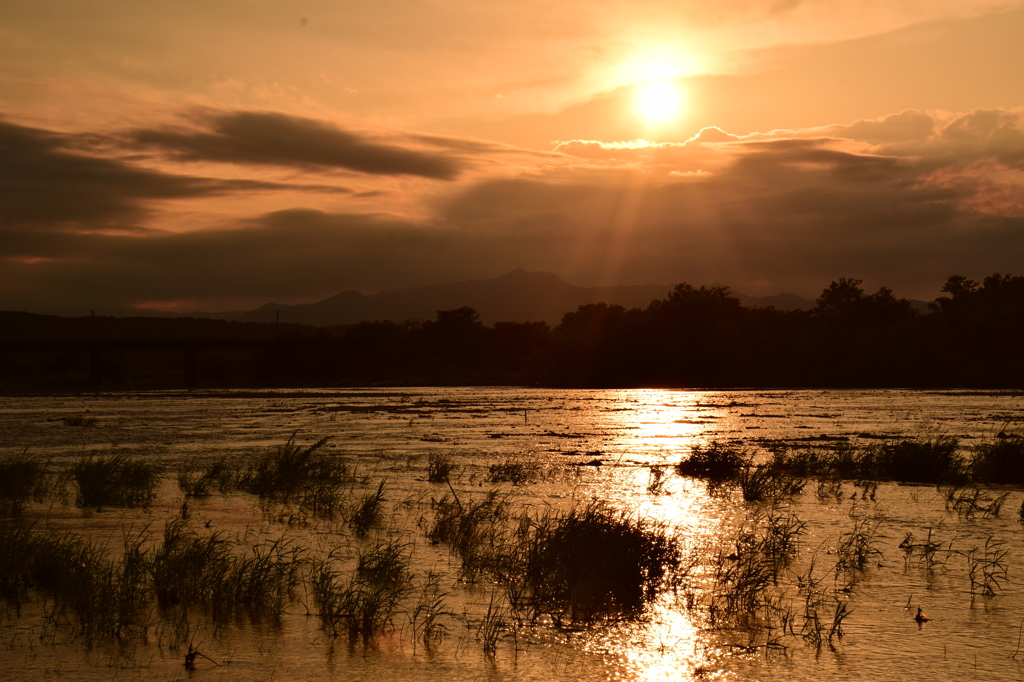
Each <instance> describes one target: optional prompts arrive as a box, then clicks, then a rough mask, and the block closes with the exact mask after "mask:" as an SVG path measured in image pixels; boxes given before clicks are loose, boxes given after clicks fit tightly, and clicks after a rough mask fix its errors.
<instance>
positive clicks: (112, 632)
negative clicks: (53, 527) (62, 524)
mask: <svg viewBox="0 0 1024 682" xmlns="http://www.w3.org/2000/svg"><path fill="white" fill-rule="evenodd" d="M0 545H2V546H3V548H4V551H3V552H0V598H2V599H3V601H4V603H5V604H6V605H7V606H8V607H9V608H13V609H14V610H15V612H16V613H18V614H20V611H21V607H22V605H23V604H24V603H25V602H27V601H28V600H29V599H31V598H32V597H33V596H34V595H38V596H41V597H43V598H44V599H46V600H47V601H48V605H47V607H46V608H45V610H44V611H45V615H44V618H45V620H46V622H47V623H48V625H49V626H51V627H52V628H60V629H63V630H65V631H68V632H70V633H71V634H72V635H73V636H81V637H84V638H85V639H87V640H88V641H95V640H98V639H102V638H105V637H118V638H120V637H122V636H128V635H131V634H133V633H135V632H142V631H144V630H145V629H146V627H147V626H148V622H149V620H148V614H149V609H148V602H149V599H150V594H151V593H150V591H149V587H150V584H149V581H148V576H149V567H150V565H151V564H150V562H151V556H150V553H149V552H148V551H147V550H146V549H145V534H144V533H131V532H125V534H124V551H123V552H122V553H121V556H120V558H118V559H112V558H111V557H110V553H109V552H108V551H107V550H106V549H105V548H104V547H102V546H100V545H99V544H97V543H95V542H92V541H90V540H88V539H86V538H83V537H81V536H79V535H76V534H74V533H68V532H65V533H56V532H36V531H34V530H32V529H31V528H29V527H27V526H22V525H17V524H5V525H4V526H2V527H0Z"/></svg>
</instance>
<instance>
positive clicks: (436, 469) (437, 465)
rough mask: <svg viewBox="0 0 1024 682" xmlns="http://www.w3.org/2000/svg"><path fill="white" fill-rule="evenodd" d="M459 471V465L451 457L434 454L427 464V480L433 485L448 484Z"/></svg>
mask: <svg viewBox="0 0 1024 682" xmlns="http://www.w3.org/2000/svg"><path fill="white" fill-rule="evenodd" d="M457 469H458V465H457V464H456V463H455V460H453V459H452V458H451V457H450V456H448V455H442V454H440V453H437V452H433V453H431V454H430V459H429V460H428V462H427V480H428V481H430V482H431V483H447V482H448V481H449V480H450V479H451V476H452V474H454V473H455V471H456V470H457Z"/></svg>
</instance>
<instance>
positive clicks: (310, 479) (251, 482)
mask: <svg viewBox="0 0 1024 682" xmlns="http://www.w3.org/2000/svg"><path fill="white" fill-rule="evenodd" d="M297 433H298V432H295V433H292V435H291V436H290V437H289V438H288V440H287V441H286V442H285V443H284V445H280V446H278V447H277V448H275V449H273V450H271V451H270V452H268V453H266V454H265V455H263V456H262V457H259V458H258V459H256V460H255V461H254V462H252V463H250V464H249V465H248V466H247V467H246V468H245V470H244V471H243V472H242V473H241V475H240V477H239V482H238V487H239V488H241V489H242V490H244V491H246V492H249V493H252V494H254V495H258V496H259V497H260V498H261V499H265V500H270V501H273V502H291V501H293V500H295V499H297V498H298V497H300V496H301V494H302V493H303V492H305V491H307V490H308V489H309V488H310V487H312V486H316V485H317V484H327V485H340V484H342V483H346V482H349V481H351V480H352V475H351V473H350V472H349V470H348V468H347V467H346V466H345V465H344V463H342V462H340V461H338V460H337V459H335V458H333V457H328V456H326V455H324V454H322V453H321V452H320V450H321V449H322V448H323V447H324V446H325V445H327V441H329V440H330V437H324V438H321V439H320V440H318V441H315V442H314V443H312V444H311V445H308V446H306V447H302V446H301V445H299V444H298V443H296V442H295V436H296V435H297Z"/></svg>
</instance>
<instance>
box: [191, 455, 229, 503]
mask: <svg viewBox="0 0 1024 682" xmlns="http://www.w3.org/2000/svg"><path fill="white" fill-rule="evenodd" d="M177 481H178V488H179V489H180V490H181V492H182V493H183V494H184V495H185V497H187V498H188V497H194V498H203V497H209V496H210V495H212V494H213V492H214V491H216V492H219V493H221V494H227V493H230V492H231V491H232V490H234V489H235V486H236V485H237V484H238V470H237V469H236V468H235V467H233V466H232V465H230V464H229V463H228V462H227V461H226V460H224V459H218V460H215V461H214V462H211V463H210V464H208V465H207V466H205V467H201V466H198V465H196V464H195V463H194V462H183V463H182V464H181V465H180V466H179V467H178V471H177Z"/></svg>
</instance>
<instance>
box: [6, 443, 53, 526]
mask: <svg viewBox="0 0 1024 682" xmlns="http://www.w3.org/2000/svg"><path fill="white" fill-rule="evenodd" d="M52 485H53V476H52V475H51V474H50V472H49V468H48V466H47V463H46V462H40V461H38V460H36V459H35V458H33V457H29V456H28V453H27V452H23V453H22V454H20V455H12V456H9V457H5V458H4V459H2V460H0V515H15V516H16V515H18V514H21V512H22V511H24V509H25V507H26V506H27V505H28V504H29V502H32V501H36V502H42V501H43V500H44V499H45V497H46V495H47V494H48V493H49V492H50V488H51V486H52Z"/></svg>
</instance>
